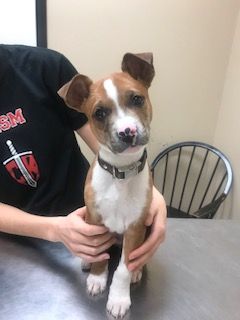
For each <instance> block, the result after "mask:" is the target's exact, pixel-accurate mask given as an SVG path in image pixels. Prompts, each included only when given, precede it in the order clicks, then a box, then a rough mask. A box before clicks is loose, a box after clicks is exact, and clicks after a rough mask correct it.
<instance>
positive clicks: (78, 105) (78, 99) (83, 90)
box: [58, 74, 92, 111]
mask: <svg viewBox="0 0 240 320" xmlns="http://www.w3.org/2000/svg"><path fill="white" fill-rule="evenodd" d="M91 84H92V80H91V79H89V78H88V77H87V76H84V75H82V74H77V75H76V76H74V77H73V78H72V80H70V81H69V82H68V83H66V84H65V85H64V86H63V87H62V88H60V89H59V90H58V95H59V96H60V97H61V98H62V99H63V100H64V101H65V103H66V104H67V105H68V106H69V107H70V108H73V109H76V110H78V111H82V105H83V102H84V100H86V99H87V98H88V96H89V92H90V86H91Z"/></svg>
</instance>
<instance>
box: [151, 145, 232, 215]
mask: <svg viewBox="0 0 240 320" xmlns="http://www.w3.org/2000/svg"><path fill="white" fill-rule="evenodd" d="M151 171H152V174H153V179H154V184H155V185H156V187H157V188H158V189H159V191H160V192H161V193H162V194H163V195H164V197H165V200H166V203H167V206H168V208H169V210H171V208H173V210H175V211H176V210H177V211H178V212H179V216H181V213H182V214H183V217H186V215H187V217H195V218H212V217H213V216H214V215H215V213H216V212H217V210H218V208H219V206H220V204H221V203H222V202H223V201H224V199H225V198H226V196H227V195H228V193H229V190H230V188H231V185H232V168H231V165H230V162H229V160H228V159H227V157H226V156H225V155H224V154H223V153H222V152H221V151H220V150H218V149H217V148H215V147H213V146H211V145H209V144H206V143H202V142H196V141H186V142H181V143H176V144H174V145H172V146H169V147H168V148H166V149H165V150H163V151H161V152H160V153H159V154H158V156H157V157H156V158H155V159H154V161H153V162H152V165H151Z"/></svg>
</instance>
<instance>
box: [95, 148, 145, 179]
mask: <svg viewBox="0 0 240 320" xmlns="http://www.w3.org/2000/svg"><path fill="white" fill-rule="evenodd" d="M146 160H147V151H146V149H144V151H143V155H142V156H141V158H140V159H139V160H138V161H136V162H134V163H132V164H130V165H128V166H125V167H121V168H117V167H114V166H112V165H111V164H110V163H108V162H106V161H104V160H103V159H101V158H100V156H99V155H98V163H99V165H100V166H101V167H102V168H103V169H104V170H105V171H108V172H109V173H111V175H112V176H113V177H114V178H117V179H120V180H123V179H126V178H128V177H132V176H136V175H137V174H138V173H139V172H141V171H142V170H143V168H144V167H145V164H146Z"/></svg>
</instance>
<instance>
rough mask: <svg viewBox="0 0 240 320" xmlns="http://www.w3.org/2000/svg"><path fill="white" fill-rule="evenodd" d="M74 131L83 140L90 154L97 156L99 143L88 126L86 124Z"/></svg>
mask: <svg viewBox="0 0 240 320" xmlns="http://www.w3.org/2000/svg"><path fill="white" fill-rule="evenodd" d="M76 131H77V133H78V134H79V136H80V137H81V138H82V139H83V141H84V142H85V143H86V144H87V145H88V147H89V148H90V149H91V150H92V152H93V153H94V154H97V153H98V150H99V143H98V141H97V139H96V137H95V136H94V134H93V132H92V129H91V127H90V124H89V123H88V122H87V123H86V124H85V125H84V126H82V127H81V128H80V129H78V130H76Z"/></svg>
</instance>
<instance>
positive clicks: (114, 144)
mask: <svg viewBox="0 0 240 320" xmlns="http://www.w3.org/2000/svg"><path fill="white" fill-rule="evenodd" d="M148 141H149V135H148V134H147V133H145V134H144V135H141V136H139V135H135V136H133V137H129V136H128V137H124V138H123V139H121V138H119V137H118V136H117V135H116V136H114V137H113V138H112V139H111V141H110V143H109V145H108V148H109V149H110V150H111V151H112V152H113V153H115V154H116V153H123V152H124V153H127V152H129V153H134V152H137V151H139V149H140V148H142V147H143V146H145V145H146V144H147V143H148Z"/></svg>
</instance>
